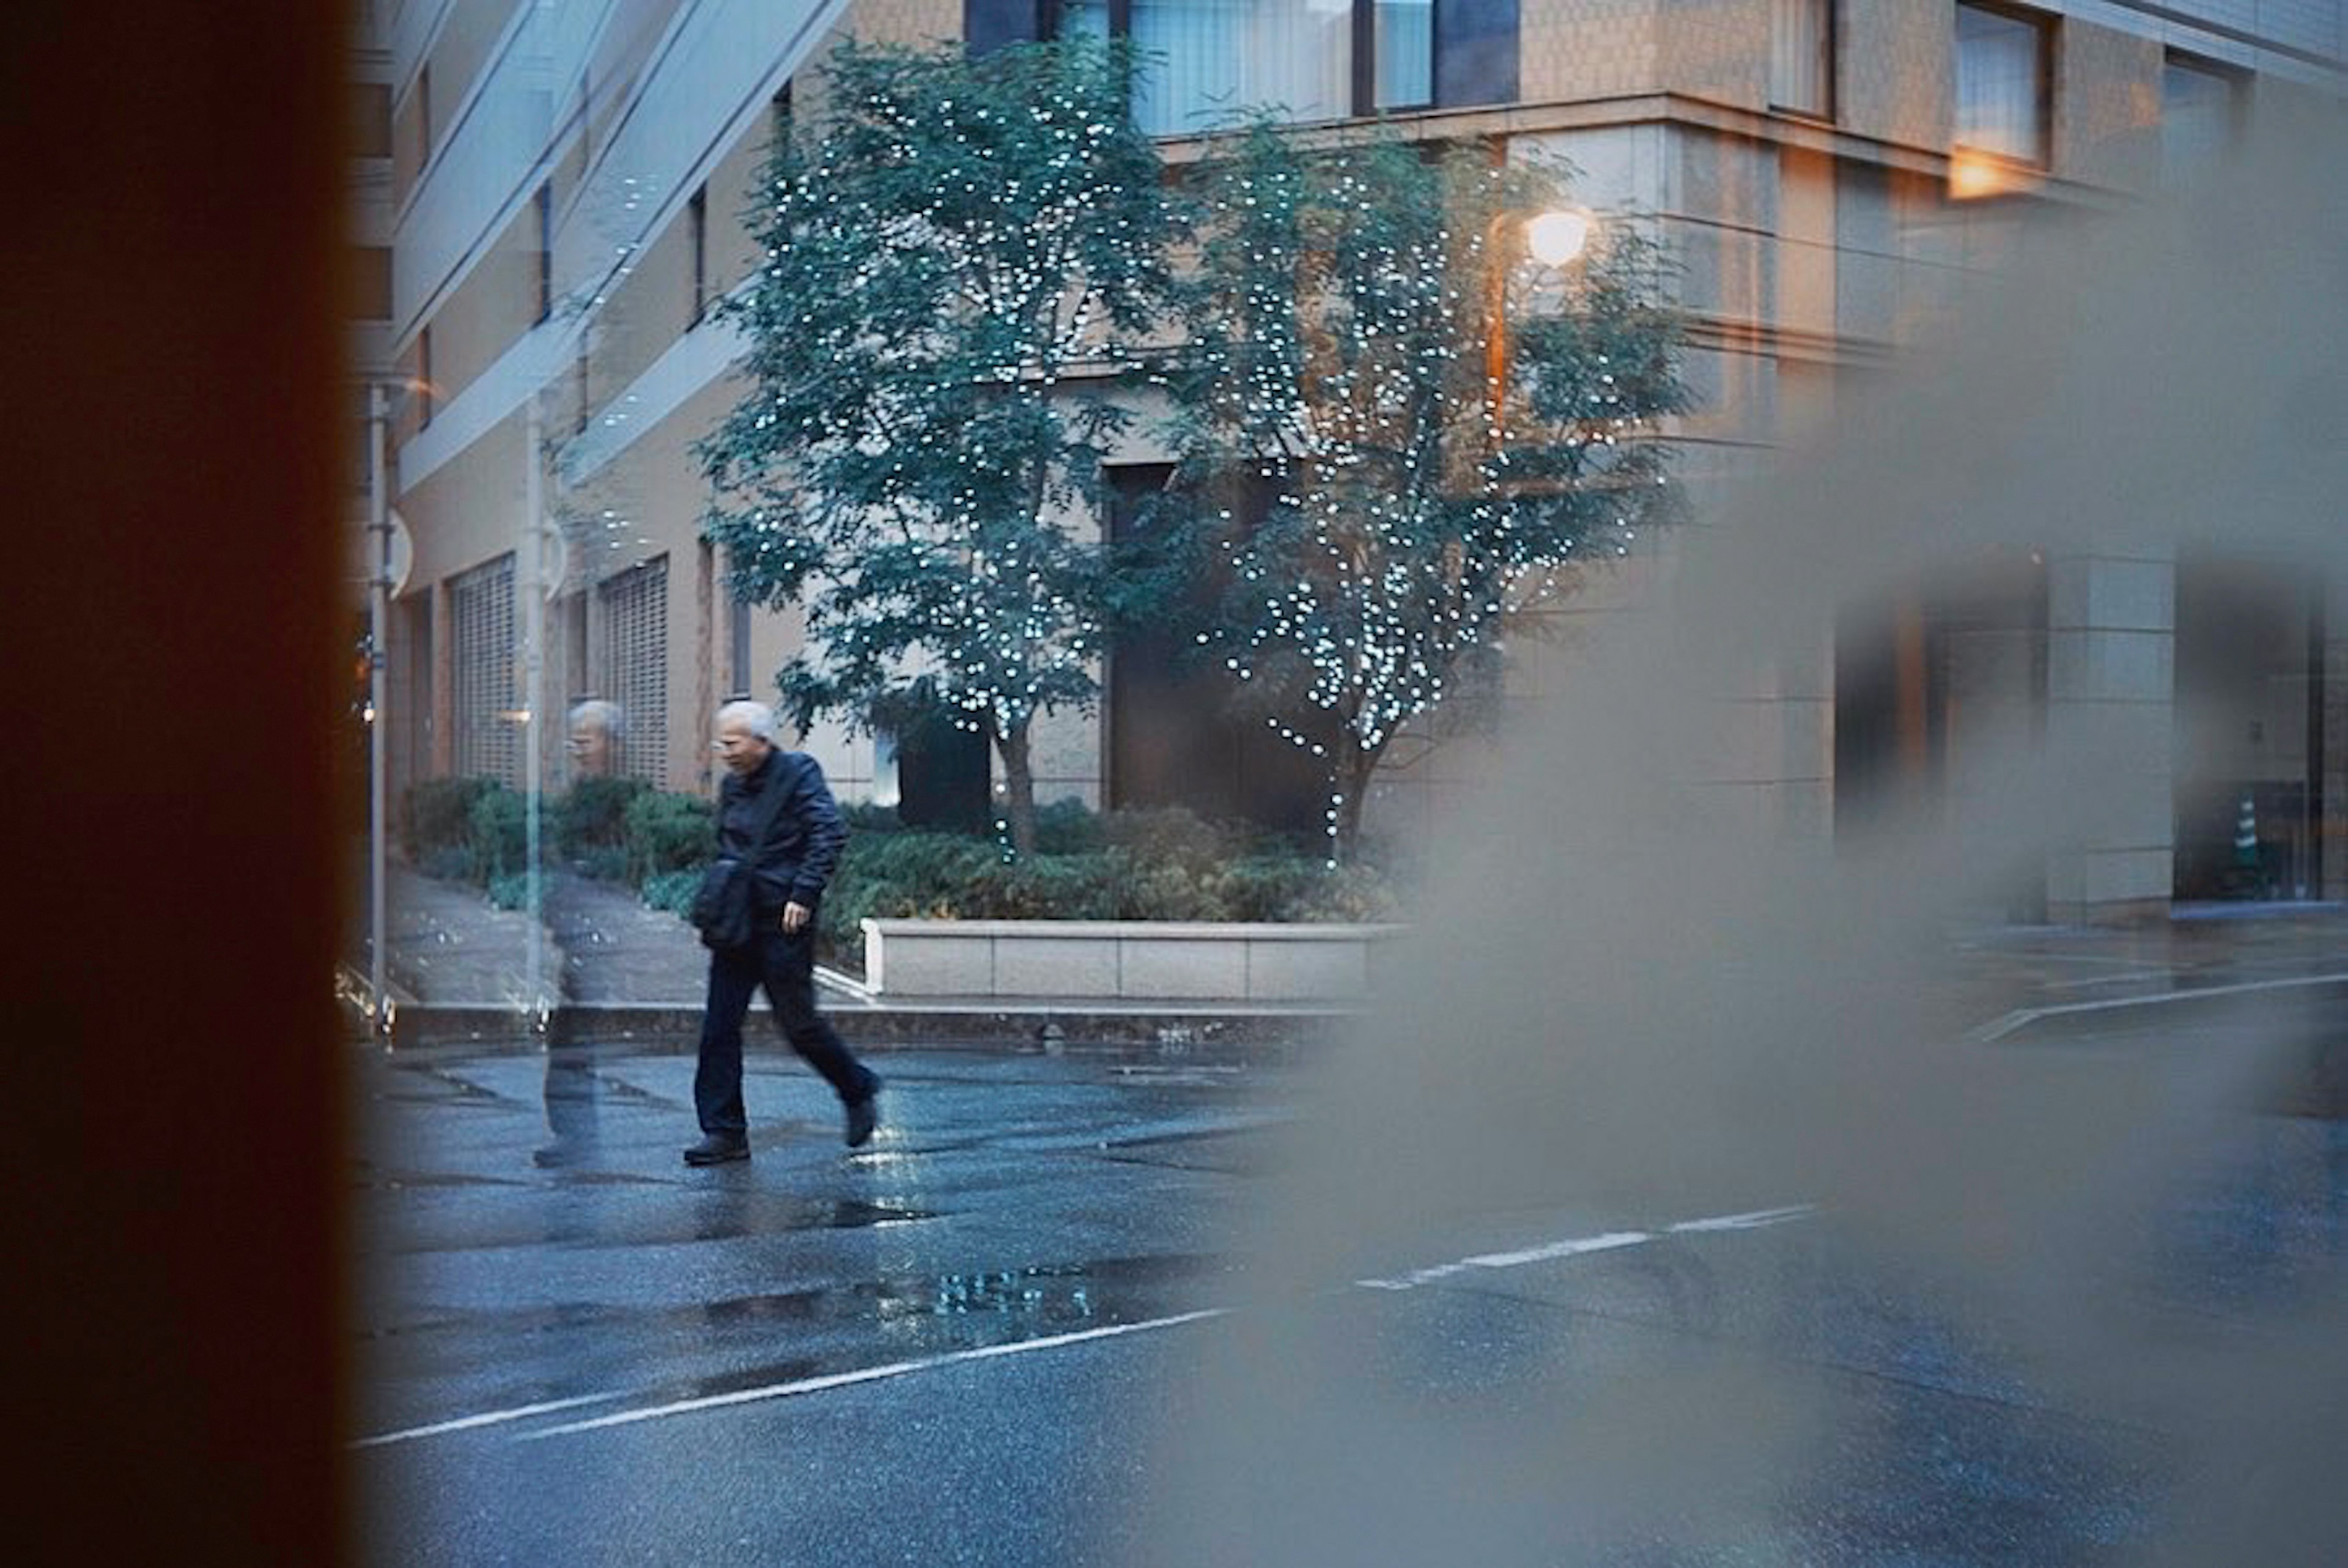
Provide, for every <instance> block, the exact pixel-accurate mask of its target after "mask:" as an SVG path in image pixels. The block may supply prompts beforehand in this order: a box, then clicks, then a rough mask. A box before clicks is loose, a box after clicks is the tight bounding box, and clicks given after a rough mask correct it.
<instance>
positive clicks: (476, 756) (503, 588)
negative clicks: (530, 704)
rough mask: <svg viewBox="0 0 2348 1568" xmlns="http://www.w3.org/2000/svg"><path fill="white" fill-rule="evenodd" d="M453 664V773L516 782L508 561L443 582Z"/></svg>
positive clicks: (516, 706) (516, 695) (516, 709)
mask: <svg viewBox="0 0 2348 1568" xmlns="http://www.w3.org/2000/svg"><path fill="white" fill-rule="evenodd" d="M448 607H449V617H450V619H451V620H453V621H454V622H455V623H456V624H455V627H454V630H455V633H456V635H455V638H454V640H453V641H454V643H455V648H454V657H455V663H456V687H457V690H456V703H455V707H456V712H455V715H454V716H455V719H456V723H457V737H456V739H457V772H458V774H459V775H460V776H463V777H466V778H473V777H482V778H493V779H496V780H498V781H499V783H501V784H510V785H513V786H515V787H517V788H518V787H520V784H521V723H520V710H521V706H522V702H521V682H520V674H519V671H518V668H517V665H516V662H515V658H514V655H515V652H516V649H515V647H514V559H513V557H511V556H510V555H506V556H499V558H498V559H496V560H493V561H491V562H490V563H489V565H487V566H484V567H477V568H475V569H473V570H471V571H469V572H467V573H465V574H464V575H463V576H462V577H459V578H458V579H455V580H454V581H453V582H451V583H450V584H449V585H448Z"/></svg>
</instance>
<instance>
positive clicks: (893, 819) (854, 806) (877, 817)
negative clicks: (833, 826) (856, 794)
mask: <svg viewBox="0 0 2348 1568" xmlns="http://www.w3.org/2000/svg"><path fill="white" fill-rule="evenodd" d="M839 820H840V821H842V822H844V823H846V824H847V825H848V830H849V831H850V833H901V832H903V831H904V827H905V824H904V820H903V819H902V818H901V817H900V816H899V815H897V808H896V807H895V806H893V805H875V804H872V803H871V802H870V801H869V800H852V801H849V802H847V803H846V804H843V805H841V806H840V808H839Z"/></svg>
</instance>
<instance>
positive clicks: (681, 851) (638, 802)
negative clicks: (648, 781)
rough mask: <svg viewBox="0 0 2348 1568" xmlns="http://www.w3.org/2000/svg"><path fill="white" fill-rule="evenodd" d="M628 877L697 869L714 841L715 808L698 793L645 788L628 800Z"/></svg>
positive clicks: (641, 880) (637, 879)
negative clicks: (647, 789) (669, 791)
mask: <svg viewBox="0 0 2348 1568" xmlns="http://www.w3.org/2000/svg"><path fill="white" fill-rule="evenodd" d="M623 820H624V821H625V822H626V824H627V845H628V880H629V881H631V882H633V883H635V884H636V885H637V886H640V887H641V886H644V885H645V884H646V883H648V882H649V881H651V879H652V878H654V877H655V876H660V875H662V874H663V873H664V872H675V871H694V870H697V869H698V868H699V867H700V866H702V865H703V864H704V863H705V862H706V861H707V860H708V859H709V857H710V856H711V855H713V854H714V853H715V852H716V845H717V817H716V807H715V806H713V805H712V804H710V803H709V802H707V801H705V800H703V799H702V798H701V797H700V796H699V795H691V794H670V793H667V792H665V791H647V792H645V793H644V794H640V795H638V796H636V797H635V798H634V799H633V800H631V801H630V802H628V804H627V808H626V810H625V812H624V813H623Z"/></svg>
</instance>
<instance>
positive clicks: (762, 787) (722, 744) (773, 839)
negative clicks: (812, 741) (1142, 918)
mask: <svg viewBox="0 0 2348 1568" xmlns="http://www.w3.org/2000/svg"><path fill="white" fill-rule="evenodd" d="M716 749H717V753H718V755H719V757H720V758H722V759H723V760H724V762H725V764H726V780H725V783H724V784H722V785H721V786H720V787H719V789H718V792H717V848H718V853H719V854H720V855H721V856H730V857H732V858H733V859H735V860H736V861H738V862H739V863H740V864H741V866H743V868H744V869H745V871H747V874H748V875H749V876H750V877H751V885H750V903H751V909H752V912H753V915H754V916H755V918H754V919H753V921H752V923H751V924H752V934H751V937H750V939H749V941H748V942H747V943H745V944H743V945H742V946H739V947H725V948H713V949H712V950H711V953H710V955H709V1008H708V1011H707V1012H706V1013H705V1014H704V1015H703V1017H702V1021H701V1061H700V1066H699V1068H698V1070H697V1071H695V1073H694V1078H693V1102H694V1110H695V1112H697V1113H698V1114H699V1116H700V1118H701V1131H702V1133H703V1137H702V1140H701V1142H700V1143H695V1144H694V1145H693V1147H691V1148H689V1149H687V1150H686V1151H685V1163H686V1164H688V1165H715V1164H720V1163H724V1162H726V1161H728V1160H747V1159H748V1158H749V1157H750V1122H749V1116H748V1113H747V1112H746V1111H745V1109H744V1107H743V1104H742V1020H743V1019H744V1017H745V1016H746V1015H747V1012H748V1010H749V1007H750V993H751V991H752V990H753V989H757V988H758V987H760V986H764V987H765V988H766V991H767V1002H768V1003H769V1004H771V1005H772V1006H773V1008H774V1009H775V1022H776V1025H777V1026H778V1028H780V1029H781V1030H782V1031H783V1037H784V1038H785V1039H786V1040H789V1041H790V1045H791V1049H792V1050H796V1051H798V1053H799V1055H800V1056H801V1057H803V1058H805V1059H806V1060H807V1062H808V1065H809V1066H811V1067H813V1068H814V1069H815V1070H816V1071H818V1072H819V1073H821V1074H823V1078H824V1081H825V1082H827V1083H829V1084H830V1085H831V1087H832V1091H833V1092H834V1093H836V1094H838V1095H839V1102H840V1104H841V1105H842V1106H843V1107H845V1108H846V1112H847V1121H848V1146H849V1147H850V1148H851V1149H854V1148H860V1147H861V1146H862V1145H863V1144H864V1143H867V1142H868V1141H870V1138H871V1136H872V1129H873V1127H874V1125H875V1123H876V1122H877V1120H878V1117H877V1113H876V1107H875V1105H874V1102H873V1097H874V1095H875V1093H876V1092H877V1091H879V1089H880V1075H879V1074H878V1073H875V1072H874V1071H871V1069H870V1068H868V1067H866V1066H865V1065H864V1064H863V1063H861V1062H860V1061H857V1060H856V1058H855V1057H853V1056H851V1055H850V1054H849V1050H848V1046H847V1044H846V1043H845V1042H844V1041H842V1040H840V1038H839V1034H838V1032H836V1031H835V1030H833V1029H832V1027H831V1025H830V1024H829V1023H828V1022H826V1021H825V1020H824V1018H823V1015H822V1014H820V1013H819V1012H818V1011H816V1007H815V915H816V908H817V906H818V903H819V900H820V899H821V898H822V897H823V888H824V884H825V883H826V882H828V881H829V880H830V878H831V872H832V867H833V866H835V865H837V864H838V863H839V848H840V845H842V844H843V843H845V842H846V841H847V838H848V829H847V828H846V826H844V825H842V824H841V822H840V820H839V808H838V807H837V806H835V805H834V804H832V799H831V791H830V789H829V787H828V786H827V785H826V784H825V783H824V780H823V770H822V769H821V768H819V767H818V766H817V765H816V762H815V759H814V758H813V757H810V756H808V755H806V754H804V753H798V752H787V751H785V750H783V749H782V748H781V747H780V746H778V745H777V744H776V743H775V711H774V710H773V709H772V708H769V707H767V705H766V704H765V703H764V702H728V703H726V706H724V707H723V708H720V709H719V710H717V742H716ZM778 792H779V793H778Z"/></svg>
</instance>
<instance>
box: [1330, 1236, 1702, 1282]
mask: <svg viewBox="0 0 2348 1568" xmlns="http://www.w3.org/2000/svg"><path fill="white" fill-rule="evenodd" d="M1654 1239H1655V1238H1654V1235H1653V1233H1651V1232H1648V1231H1609V1232H1607V1233H1606V1234H1605V1235H1590V1236H1576V1237H1574V1238H1573V1239H1572V1240H1570V1241H1553V1242H1550V1243H1548V1244H1547V1245H1542V1246H1534V1247H1527V1248H1525V1249H1524V1250H1523V1251H1521V1252H1488V1253H1483V1254H1480V1255H1478V1256H1475V1257H1463V1258H1461V1259H1459V1260H1458V1261H1457V1263H1438V1264H1437V1265H1435V1266H1433V1267H1431V1268H1415V1269H1413V1270H1411V1271H1410V1272H1409V1273H1408V1274H1400V1275H1396V1276H1394V1277H1393V1278H1392V1279H1357V1280H1355V1281H1354V1284H1355V1285H1358V1286H1361V1287H1362V1288H1363V1289H1365V1290H1416V1289H1417V1288H1418V1287H1419V1286H1422V1285H1433V1284H1434V1283H1435V1282H1436V1281H1437V1280H1438V1279H1448V1278H1450V1277H1451V1276H1453V1275H1455V1274H1466V1273H1467V1272H1468V1270H1470V1269H1477V1268H1521V1267H1523V1266H1525V1265H1526V1264H1529V1263H1547V1262H1548V1261H1550V1259H1551V1258H1560V1257H1573V1256H1576V1255H1580V1254H1581V1253H1585V1252H1612V1251H1613V1250H1614V1249H1615V1248H1617V1247H1624V1246H1641V1245H1645V1244H1646V1243H1648V1242H1651V1241H1653V1240H1654Z"/></svg>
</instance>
